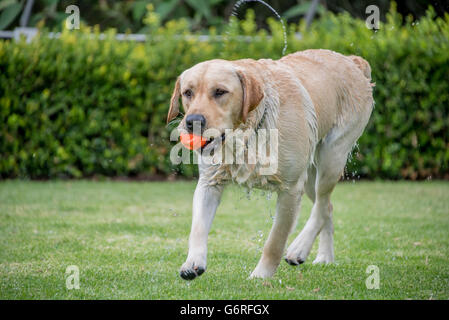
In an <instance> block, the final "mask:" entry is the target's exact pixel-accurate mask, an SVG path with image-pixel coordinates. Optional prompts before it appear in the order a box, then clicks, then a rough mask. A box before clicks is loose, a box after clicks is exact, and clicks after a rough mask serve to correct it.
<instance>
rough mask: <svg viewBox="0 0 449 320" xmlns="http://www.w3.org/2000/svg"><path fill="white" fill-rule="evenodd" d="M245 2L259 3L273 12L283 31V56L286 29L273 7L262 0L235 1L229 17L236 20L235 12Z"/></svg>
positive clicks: (285, 48)
mask: <svg viewBox="0 0 449 320" xmlns="http://www.w3.org/2000/svg"><path fill="white" fill-rule="evenodd" d="M247 2H259V3H261V4H263V5H264V6H266V7H267V8H268V9H270V11H271V12H273V14H274V15H275V16H276V17H277V18H278V20H279V21H280V22H281V25H282V31H283V34H284V48H283V49H282V55H284V54H285V51H286V50H287V29H286V27H285V24H284V20H283V19H282V17H281V16H280V15H279V13H278V12H277V11H276V10H274V9H273V7H272V6H270V5H269V4H268V3H266V2H265V1H263V0H239V1H237V2H236V3H235V4H234V7H233V8H232V13H231V16H233V17H236V18H237V15H238V12H237V11H238V9H239V8H240V6H241V5H242V4H244V3H247Z"/></svg>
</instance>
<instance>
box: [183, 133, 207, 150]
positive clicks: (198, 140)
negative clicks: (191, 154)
mask: <svg viewBox="0 0 449 320" xmlns="http://www.w3.org/2000/svg"><path fill="white" fill-rule="evenodd" d="M180 138H181V143H182V144H183V146H184V147H186V148H187V149H190V150H196V149H199V148H201V147H203V146H204V145H205V144H206V142H207V140H206V139H205V138H204V137H203V136H198V135H196V134H193V133H181V136H180Z"/></svg>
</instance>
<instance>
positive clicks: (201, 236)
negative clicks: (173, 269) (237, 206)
mask: <svg viewBox="0 0 449 320" xmlns="http://www.w3.org/2000/svg"><path fill="white" fill-rule="evenodd" d="M222 192H223V186H222V185H214V186H211V185H209V184H208V183H207V182H206V181H205V179H201V177H200V179H199V180H198V185H197V186H196V189H195V194H194V195H193V217H192V229H191V231H190V238H189V254H188V256H187V260H186V262H185V263H184V264H183V265H182V267H181V270H180V272H179V274H180V275H181V277H182V278H183V279H185V280H192V279H195V278H196V277H197V276H200V275H201V274H202V273H203V272H204V271H205V270H206V260H207V237H208V235H209V230H210V227H211V225H212V221H213V219H214V216H215V212H216V210H217V207H218V204H219V203H220V198H221V194H222Z"/></svg>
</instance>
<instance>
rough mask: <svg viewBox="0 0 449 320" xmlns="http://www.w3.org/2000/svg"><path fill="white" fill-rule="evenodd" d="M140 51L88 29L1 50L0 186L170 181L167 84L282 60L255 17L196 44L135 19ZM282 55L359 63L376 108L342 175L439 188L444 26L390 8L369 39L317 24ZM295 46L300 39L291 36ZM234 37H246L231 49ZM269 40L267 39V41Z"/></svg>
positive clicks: (443, 145) (186, 171)
mask: <svg viewBox="0 0 449 320" xmlns="http://www.w3.org/2000/svg"><path fill="white" fill-rule="evenodd" d="M146 22H147V25H148V28H149V30H150V36H151V40H149V41H147V42H145V43H135V42H128V41H117V40H115V38H114V35H115V33H114V31H113V30H111V31H109V32H107V34H106V38H105V39H104V40H98V39H97V38H98V35H99V31H98V29H91V28H87V27H83V28H82V29H81V30H74V31H64V32H63V33H62V34H61V36H60V38H59V39H50V38H49V37H48V36H47V35H46V33H45V32H42V33H41V34H40V35H39V36H37V37H36V38H34V39H33V41H31V42H30V43H26V42H25V41H24V40H21V41H0V121H1V128H0V157H1V158H0V176H1V177H2V178H8V177H30V178H53V177H76V178H78V177H89V176H94V175H102V176H103V175H104V176H117V175H119V176H123V175H131V176H132V175H137V174H147V175H148V174H150V175H151V174H170V173H173V172H178V173H179V174H181V175H185V176H192V175H194V174H195V170H196V169H195V167H194V166H192V165H180V166H173V165H172V164H171V163H170V160H169V152H170V147H171V146H172V145H173V142H170V141H169V129H168V128H167V127H166V125H165V119H166V114H167V110H168V104H169V100H170V95H171V91H172V90H173V86H174V82H175V79H176V77H177V76H178V75H179V74H180V73H181V72H182V71H183V70H185V69H186V68H188V67H190V66H192V65H194V64H196V63H198V62H200V61H204V60H208V59H213V58H224V59H239V58H248V57H249V58H273V59H277V58H279V57H280V56H281V52H282V47H283V32H282V28H281V25H280V24H279V23H278V22H276V21H275V20H274V19H271V20H269V26H270V32H269V33H268V32H267V31H264V30H260V31H256V30H255V23H254V14H253V13H252V12H251V11H248V14H247V18H246V19H245V20H244V21H242V22H240V23H238V22H236V21H233V22H232V23H231V24H230V27H229V32H228V33H227V34H225V35H224V38H220V37H219V36H217V35H216V32H215V30H214V29H210V31H209V34H210V35H211V40H210V41H208V42H202V41H199V40H198V39H196V38H192V37H182V36H188V35H191V33H189V32H188V31H186V30H187V29H188V28H187V23H186V21H184V20H177V21H170V22H168V23H167V24H165V25H164V26H161V25H159V19H158V16H157V15H156V14H154V13H153V12H151V11H150V13H149V15H148V16H147V18H146ZM288 31H289V32H288V34H289V36H288V45H289V46H288V52H287V53H289V52H294V51H297V50H304V49H308V48H325V49H331V50H335V51H338V52H341V53H344V54H356V55H361V56H363V57H364V58H366V59H367V60H368V61H369V62H370V64H371V67H372V75H373V81H374V82H376V87H375V90H374V96H375V100H376V107H375V109H374V112H373V115H372V118H371V120H370V123H369V126H368V128H367V130H366V132H365V133H364V135H363V136H362V137H361V139H360V141H359V146H358V149H356V152H354V155H353V157H352V161H351V162H350V163H349V164H348V170H349V171H351V172H353V173H355V174H356V175H360V176H366V177H372V178H374V177H381V178H393V179H396V178H401V177H404V178H411V179H416V178H425V177H428V176H432V177H445V178H448V177H449V167H448V163H449V148H448V147H449V139H448V136H449V83H448V79H449V16H448V15H446V16H445V18H444V19H441V18H437V19H435V17H434V13H433V11H432V10H431V9H430V10H429V11H428V14H427V16H426V17H423V18H421V19H420V20H419V22H416V23H415V22H412V19H411V18H410V17H407V18H406V19H405V21H402V17H401V16H400V15H399V14H397V13H396V12H395V9H394V7H393V8H392V10H391V12H390V13H389V15H388V21H387V22H386V23H383V24H381V26H380V30H379V31H377V32H373V31H372V30H369V29H367V28H366V26H365V24H364V21H362V20H357V19H353V18H351V17H350V16H349V15H347V14H341V15H333V14H327V15H326V16H325V17H323V18H322V19H320V20H318V21H316V22H315V23H314V24H313V25H312V26H311V28H310V29H309V30H307V31H306V30H305V28H304V26H303V25H301V26H295V25H290V26H289V30H288ZM297 31H300V32H301V33H302V34H303V37H302V39H298V38H297V37H296V36H295V32H297ZM237 34H243V35H251V36H256V37H254V38H253V40H252V41H250V42H247V41H241V40H239V38H237V37H236V35H237ZM269 34H270V35H272V37H271V36H269Z"/></svg>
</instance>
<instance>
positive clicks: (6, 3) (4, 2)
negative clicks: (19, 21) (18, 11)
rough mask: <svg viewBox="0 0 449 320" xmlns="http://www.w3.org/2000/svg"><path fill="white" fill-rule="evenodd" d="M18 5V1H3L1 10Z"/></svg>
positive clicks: (0, 2)
mask: <svg viewBox="0 0 449 320" xmlns="http://www.w3.org/2000/svg"><path fill="white" fill-rule="evenodd" d="M14 3H17V1H16V0H2V1H0V10H3V9H5V8H6V7H9V6H10V5H12V4H14Z"/></svg>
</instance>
